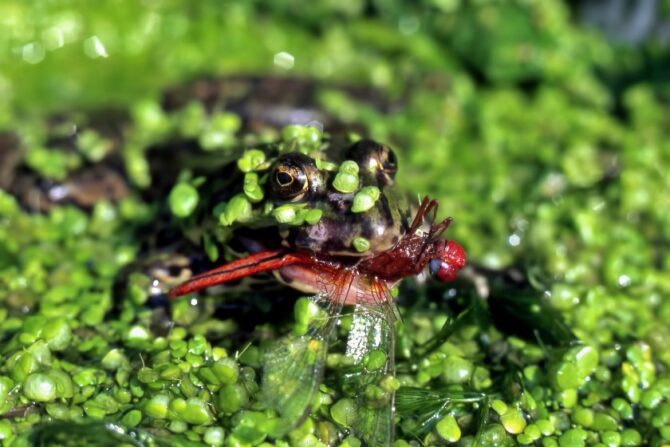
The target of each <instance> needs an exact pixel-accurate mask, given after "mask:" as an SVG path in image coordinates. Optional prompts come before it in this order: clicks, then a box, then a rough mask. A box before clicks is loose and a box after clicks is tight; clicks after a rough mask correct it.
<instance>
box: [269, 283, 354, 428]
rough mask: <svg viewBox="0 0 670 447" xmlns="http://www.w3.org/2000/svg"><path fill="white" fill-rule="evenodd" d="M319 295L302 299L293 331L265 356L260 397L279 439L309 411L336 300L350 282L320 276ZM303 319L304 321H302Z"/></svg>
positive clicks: (339, 302) (338, 308) (338, 307)
mask: <svg viewBox="0 0 670 447" xmlns="http://www.w3.org/2000/svg"><path fill="white" fill-rule="evenodd" d="M321 278H322V279H321V281H322V284H323V286H320V289H321V292H320V293H319V294H317V295H315V296H313V297H310V298H307V299H303V301H302V302H301V303H300V304H299V305H298V306H301V305H303V304H304V306H305V307H306V308H305V307H303V310H304V311H305V312H300V314H301V315H303V316H302V317H298V315H296V316H297V317H298V321H297V324H296V328H297V330H296V331H295V332H294V333H293V334H291V335H288V336H286V337H284V338H282V339H280V340H278V341H277V342H276V343H275V345H274V346H273V347H271V348H270V349H269V350H268V351H266V353H265V356H264V360H263V364H264V370H263V380H262V385H261V387H262V396H263V400H264V402H265V404H266V405H267V406H268V407H269V408H272V409H274V410H275V411H276V412H277V414H278V415H279V419H278V424H277V426H276V430H274V432H273V433H272V434H273V436H274V437H281V436H284V435H285V434H287V433H288V432H289V431H291V430H292V429H294V428H295V427H297V426H298V425H299V424H300V423H302V422H303V421H304V420H305V419H306V418H307V416H309V412H310V410H311V407H312V402H313V401H314V398H315V396H316V393H317V391H318V388H319V386H320V384H321V382H322V379H323V371H324V367H325V363H326V355H327V353H328V343H329V341H330V339H331V337H332V335H333V332H334V328H335V326H336V323H337V320H338V318H339V315H340V312H341V309H342V305H343V302H342V300H338V299H337V298H336V297H339V296H343V295H342V294H341V292H342V291H343V290H344V289H346V288H350V287H351V282H352V281H353V277H352V275H351V273H350V272H348V271H346V270H341V271H329V272H321ZM305 315H306V316H307V319H306V320H305Z"/></svg>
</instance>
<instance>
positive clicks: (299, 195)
mask: <svg viewBox="0 0 670 447" xmlns="http://www.w3.org/2000/svg"><path fill="white" fill-rule="evenodd" d="M313 164H314V163H313V161H312V159H311V158H309V157H307V156H305V155H303V154H300V153H288V154H284V155H282V156H281V157H279V159H278V160H277V162H276V164H275V167H274V172H273V174H272V177H271V178H272V182H271V183H272V185H271V187H272V194H273V197H274V198H275V199H277V200H279V201H280V202H297V201H299V200H302V199H303V198H305V196H306V193H307V192H308V191H309V188H310V182H311V181H312V180H313V179H311V178H309V174H310V173H311V174H313V173H312V169H310V168H311V167H312V165H313Z"/></svg>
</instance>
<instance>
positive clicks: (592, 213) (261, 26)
mask: <svg viewBox="0 0 670 447" xmlns="http://www.w3.org/2000/svg"><path fill="white" fill-rule="evenodd" d="M592 3H595V4H598V2H592ZM615 3H618V4H621V2H612V3H611V4H615ZM630 3H631V4H629V5H628V6H629V7H630V8H633V6H632V3H634V2H630ZM642 3H644V2H642ZM652 3H653V4H654V6H655V8H656V13H657V14H655V17H657V21H658V22H657V23H656V24H655V25H650V26H649V27H648V32H646V33H642V35H641V37H640V38H639V39H635V41H634V42H631V41H630V40H628V41H626V39H618V38H617V28H616V27H614V28H611V27H610V28H609V33H610V35H609V37H607V36H605V35H604V34H603V33H602V32H601V31H599V30H598V29H596V28H595V27H592V26H590V25H587V24H586V23H584V21H583V20H587V19H588V17H586V15H585V13H584V7H583V5H582V2H576V1H575V2H562V1H553V0H552V1H549V0H542V1H539V0H536V1H533V0H517V1H511V0H510V1H493V0H479V1H464V0H461V1H459V0H423V1H417V2H399V1H390V0H376V1H374V0H371V1H364V0H338V1H332V0H327V1H323V2H300V1H293V0H287V1H188V0H184V1H177V0H164V1H158V0H147V1H143V2H137V1H130V0H101V1H97V2H90V1H84V0H80V1H75V0H71V1H68V0H49V1H40V2H37V1H35V2H26V1H20V0H4V1H2V2H0V30H1V32H0V98H1V100H0V129H2V130H9V131H11V130H14V129H17V128H20V127H21V126H22V123H23V122H24V121H26V120H34V119H36V117H44V116H47V115H48V114H51V113H54V112H59V111H77V112H82V113H84V114H85V113H87V112H88V111H91V110H96V109H101V108H109V107H123V108H125V107H128V108H133V107H135V106H137V104H141V103H142V102H143V101H146V100H151V101H153V100H158V99H159V98H160V93H161V91H163V90H164V89H165V88H166V87H169V86H173V85H176V84H179V83H182V82H184V81H186V80H192V79H195V78H197V77H199V76H203V75H226V74H272V75H276V76H298V77H310V78H315V79H317V80H319V81H321V82H323V84H324V85H326V86H327V85H331V84H337V85H357V86H371V87H373V88H375V89H378V90H379V91H380V92H382V94H383V95H384V96H385V97H386V98H388V100H389V101H391V102H393V103H396V104H398V106H397V107H394V108H393V109H392V110H390V111H389V112H388V113H382V112H380V111H379V110H376V109H374V108H371V107H368V106H366V105H365V104H362V103H357V102H356V101H352V100H345V99H343V98H340V97H338V96H337V95H323V97H321V99H320V100H321V102H322V106H323V107H324V109H327V110H329V111H331V112H332V113H334V114H336V115H337V116H339V117H340V118H342V119H343V120H345V121H347V122H351V123H362V124H364V126H365V127H366V128H367V129H369V133H370V135H369V136H370V137H372V138H374V139H378V140H380V141H385V142H388V143H389V144H391V145H392V146H393V147H394V148H395V149H396V150H397V151H398V153H399V156H400V162H401V169H400V171H399V174H398V177H399V183H400V184H401V185H402V187H403V188H404V189H406V190H408V191H411V192H413V193H415V194H421V195H424V194H430V195H431V196H434V197H436V198H437V199H439V200H440V203H441V214H443V215H451V216H454V217H455V223H454V225H453V227H452V228H450V230H449V232H450V235H451V236H450V237H453V238H454V239H455V240H458V241H459V242H461V243H462V244H463V245H464V247H465V248H466V250H467V252H468V255H469V260H470V261H471V262H472V263H473V264H477V265H480V266H485V267H489V268H492V269H502V268H505V267H509V266H512V265H517V266H519V265H520V266H524V267H525V268H531V267H532V268H533V269H536V271H539V272H541V276H542V277H543V278H547V280H548V284H550V285H549V286H548V288H547V290H546V293H545V294H544V298H542V299H543V300H545V301H546V302H547V303H548V304H549V305H551V306H552V307H553V308H554V309H556V310H558V311H559V312H560V314H561V315H562V316H563V318H565V320H566V321H567V322H568V324H569V325H570V327H571V328H572V330H573V331H574V332H575V333H576V334H577V335H578V336H579V337H580V339H581V340H582V341H583V342H585V343H586V344H588V345H589V346H593V347H595V349H597V350H598V352H599V353H600V354H599V360H598V359H596V363H597V367H595V366H594V367H593V369H592V370H589V371H587V373H584V374H582V373H580V374H582V376H583V377H582V376H579V374H577V376H578V379H577V381H576V382H569V383H568V384H566V383H565V382H561V380H560V377H558V376H560V374H561V373H560V370H561V369H560V368H559V367H556V368H554V369H553V370H551V371H553V372H547V373H546V376H544V375H542V377H541V378H538V377H536V376H533V373H532V370H528V368H530V367H531V366H532V365H533V364H534V363H536V362H537V361H538V360H537V357H536V356H534V355H531V354H527V353H525V352H526V351H524V349H525V348H527V346H526V347H525V348H519V345H518V344H517V345H515V344H514V342H512V343H511V346H512V348H510V349H512V350H514V349H518V350H519V351H520V352H521V353H520V354H519V359H518V365H517V366H518V368H519V370H520V371H522V372H523V374H527V376H525V377H526V380H527V382H526V385H525V386H527V387H528V389H529V390H538V391H537V393H536V399H537V400H538V401H541V400H542V399H546V401H545V402H546V407H547V408H549V410H547V411H549V412H555V413H556V414H560V415H561V416H560V417H559V416H556V417H557V418H558V419H557V421H558V422H555V424H554V425H556V427H555V431H552V432H551V433H548V434H546V435H545V434H543V435H542V436H537V437H536V436H535V433H536V432H535V431H534V430H531V431H530V433H525V432H523V430H522V432H521V433H519V432H516V431H515V430H516V429H515V428H510V426H508V425H505V424H503V426H504V428H505V430H503V431H502V432H501V431H500V430H499V428H496V427H500V424H492V427H493V428H490V427H489V429H488V430H489V431H488V432H487V433H488V435H489V438H486V439H488V441H487V442H490V443H489V444H488V445H503V444H504V445H514V444H515V443H521V444H528V443H532V442H535V443H536V444H535V445H544V446H552V445H557V444H556V443H557V442H559V441H560V442H561V443H560V445H561V446H571V445H584V444H588V445H596V444H597V445H654V446H661V445H667V444H668V443H670V402H669V400H668V396H670V374H669V373H668V369H669V368H670V350H669V349H668V346H670V299H669V298H668V295H669V294H670V276H669V275H668V271H670V250H668V249H669V248H670V213H669V211H670V176H669V175H668V173H669V172H670V138H668V132H669V131H670V113H668V112H669V110H668V100H669V99H670V98H669V96H670V89H669V88H668V87H669V85H670V84H669V83H668V74H667V73H668V72H669V71H668V69H669V68H670V66H669V65H668V63H667V61H668V60H670V59H668V57H669V56H670V51H668V46H667V42H666V41H664V40H663V35H664V34H663V32H664V28H663V26H662V25H663V14H665V12H666V10H667V9H668V8H669V7H670V6H669V5H670V3H669V2H667V1H663V2H652ZM600 4H601V6H602V8H603V15H606V11H607V10H608V9H607V6H606V4H607V2H600ZM592 13H593V11H592ZM624 16H625V14H624ZM632 16H633V14H632V13H631V17H632ZM624 22H625V21H624ZM284 52H285V53H288V55H290V57H287V56H286V55H284V56H282V55H281V53H284ZM326 130H328V129H326ZM5 212H7V211H6V209H5ZM0 216H2V215H1V214H0ZM2 236H3V238H5V239H4V242H3V243H4V244H5V246H6V247H9V248H6V250H9V251H12V250H15V251H17V252H18V251H20V250H21V245H20V244H19V245H18V247H17V246H15V244H14V245H12V244H11V243H10V242H8V241H11V238H10V235H8V234H7V233H5V234H3V235H2ZM23 243H25V244H26V246H29V244H30V243H31V242H30V241H29V240H27V241H24V242H23ZM31 262H34V261H31ZM64 262H65V261H64ZM73 262H74V261H73ZM28 264H29V263H27V264H23V265H21V266H20V267H18V269H19V270H20V269H21V268H26V265H28ZM30 265H32V264H30ZM3 268H4V270H3V271H2V274H3V276H2V284H3V287H5V289H7V290H9V289H11V288H12V287H16V285H15V284H14V282H13V281H14V279H15V278H14V277H15V276H16V275H20V272H18V273H17V269H16V268H14V269H13V270H12V269H11V268H10V267H7V266H3ZM53 269H54V267H53V266H46V267H45V271H46V272H47V273H45V274H47V275H48V274H51V273H50V272H52V270H53ZM28 277H29V275H28ZM0 290H2V289H0ZM538 299H539V298H538ZM1 320H2V319H1V318H0V321H1ZM7 321H9V319H8V320H7ZM435 324H436V323H435ZM3 331H5V332H4V333H5V334H6V335H7V336H8V337H9V336H13V335H14V334H15V333H17V329H16V326H15V325H14V326H12V325H6V326H5V327H4V329H3ZM529 345H532V347H534V348H537V347H538V345H537V344H535V343H534V342H532V341H531V342H529ZM515 346H516V347H515ZM452 354H453V353H452ZM526 354H527V355H526ZM458 355H460V356H463V357H466V358H468V361H471V362H474V363H475V364H478V365H479V363H482V364H483V361H482V360H481V357H478V354H477V352H470V353H469V354H468V353H467V352H466V353H460V354H458ZM566 355H567V354H566ZM549 357H551V356H549ZM561 361H565V362H568V360H565V358H564V359H563V360H561ZM478 362H479V363H478ZM557 362H558V364H559V365H560V364H561V363H560V361H557ZM508 366H509V365H508ZM554 366H555V365H554ZM557 371H559V372H557ZM5 373H6V371H5ZM491 374H494V373H491ZM447 384H448V381H447ZM533 392H534V391H533ZM573 395H574V396H573ZM573 397H574V399H573ZM617 399H619V400H617ZM622 402H623V403H622ZM508 403H509V404H510V406H511V407H515V408H522V409H523V411H524V412H525V413H524V414H525V415H526V418H527V420H528V422H529V424H531V422H532V421H533V420H535V419H537V418H539V416H537V414H535V413H533V412H534V411H536V409H535V410H534V409H533V408H528V407H527V403H524V402H522V400H521V398H519V400H516V401H515V400H513V399H511V401H510V400H508ZM624 404H625V405H624ZM626 405H627V406H626ZM631 405H632V407H631ZM545 409H546V408H545ZM632 409H634V412H635V417H633V416H632V413H631V411H633V410H632ZM581 410H585V411H587V413H588V411H591V412H595V413H596V415H599V414H600V415H606V416H607V417H608V418H611V420H612V421H613V422H611V421H610V419H607V421H608V422H607V423H602V424H595V423H594V422H593V420H592V419H589V417H586V416H584V412H583V411H582V412H581V413H580V411H581ZM629 410H630V411H629ZM547 414H548V413H547ZM552 414H553V413H552ZM577 415H579V416H577ZM543 417H544V416H543ZM534 418H535V419H534ZM546 418H549V417H548V416H547V417H546ZM561 418H562V419H561ZM603 418H605V416H602V417H600V419H599V420H601V422H602V420H603ZM596 419H597V418H596ZM3 423H4V422H2V421H0V424H3ZM552 423H554V421H553V420H552ZM27 425H29V424H27ZM524 426H525V424H524ZM0 429H2V430H5V431H4V432H2V433H9V432H11V430H12V429H11V428H6V424H5V425H0ZM8 430H9V431H8ZM496 430H498V431H496ZM0 431H1V430H0ZM605 432H607V433H608V434H607V435H605V434H604V433H605ZM633 432H634V433H637V435H635V434H633ZM566 434H569V436H566ZM496 436H498V437H497V438H496ZM524 436H526V437H524ZM636 436H637V437H636ZM8 438H9V437H8ZM541 438H547V439H549V440H548V441H545V440H542V439H541ZM491 439H492V440H491ZM501 439H502V441H501ZM470 441H471V438H470ZM572 442H576V443H572ZM598 443H601V444H598ZM466 444H467V443H466Z"/></svg>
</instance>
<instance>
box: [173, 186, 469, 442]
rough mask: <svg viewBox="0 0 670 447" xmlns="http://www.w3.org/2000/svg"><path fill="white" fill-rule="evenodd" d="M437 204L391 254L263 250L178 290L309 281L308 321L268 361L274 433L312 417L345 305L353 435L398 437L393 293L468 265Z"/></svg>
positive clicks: (423, 210) (428, 205)
mask: <svg viewBox="0 0 670 447" xmlns="http://www.w3.org/2000/svg"><path fill="white" fill-rule="evenodd" d="M437 208H438V203H437V201H436V200H433V199H430V198H428V197H426V198H424V199H423V200H422V202H421V204H420V206H419V208H418V210H417V212H416V215H415V217H414V220H413V221H412V223H411V225H410V226H409V228H408V231H407V232H406V233H405V234H404V235H403V236H402V238H401V239H400V240H399V241H398V242H397V243H396V244H395V245H394V246H393V247H392V248H390V249H388V250H386V251H384V252H381V253H377V254H374V255H372V256H370V257H365V258H361V259H360V260H358V261H357V262H355V263H353V264H351V265H345V264H342V263H340V262H338V260H337V259H336V258H334V257H332V256H329V255H328V254H321V253H318V252H312V253H308V252H301V251H293V250H289V249H286V248H280V249H275V250H264V251H260V252H258V253H255V254H252V255H249V256H247V257H245V258H242V259H238V260H235V261H232V262H229V263H227V264H224V265H222V266H219V267H216V268H214V269H212V270H210V271H207V272H204V273H202V274H199V275H196V276H194V277H192V278H191V279H189V280H188V281H186V282H184V283H182V284H180V285H179V286H177V287H175V288H173V289H172V290H171V291H170V293H169V296H170V297H171V298H176V297H179V296H182V295H186V294H189V293H193V292H197V291H200V290H203V289H205V288H208V287H212V286H215V285H219V284H225V283H228V282H231V281H236V280H239V279H242V278H245V277H248V276H250V275H255V274H257V273H261V272H268V271H275V272H278V273H279V275H281V276H282V277H283V278H284V280H285V281H286V282H288V283H289V284H290V282H291V281H300V283H301V284H310V285H311V286H312V288H313V289H314V290H315V292H316V293H315V294H314V295H313V296H311V297H310V298H309V299H308V301H307V302H306V307H307V311H306V312H305V314H306V315H307V316H308V317H307V318H306V319H305V320H306V321H302V322H299V324H298V327H299V330H298V331H297V332H296V333H294V334H293V335H291V336H287V337H285V338H284V339H282V340H281V341H280V342H279V343H278V344H277V345H276V346H275V347H274V348H272V349H271V350H270V351H269V352H268V353H267V354H266V356H265V362H264V364H265V365H264V367H265V370H264V377H263V383H262V393H263V396H264V400H265V402H266V403H267V405H268V406H270V407H271V408H273V409H274V410H275V411H276V412H277V413H278V414H279V416H280V418H279V421H280V423H279V424H278V427H279V428H278V430H276V433H275V435H279V436H280V435H283V434H285V433H286V432H288V431H289V430H290V429H292V428H294V427H296V426H297V425H299V424H300V423H301V422H303V421H304V420H305V418H306V417H308V416H309V414H310V410H311V407H312V402H313V401H314V398H315V395H316V393H317V392H318V388H319V386H320V384H321V381H322V379H323V375H324V370H325V365H326V357H327V354H328V345H329V343H330V340H331V338H332V337H333V334H334V332H335V327H336V326H337V324H338V321H339V319H340V316H341V315H342V311H343V308H344V307H345V306H352V307H353V315H352V320H351V328H350V330H349V335H348V338H347V342H346V348H345V354H346V359H347V361H348V362H350V365H351V371H352V372H353V373H352V374H350V378H349V379H348V380H347V381H346V382H345V388H347V389H348V390H349V393H350V394H351V396H353V398H354V401H355V405H353V408H354V413H353V414H351V415H349V417H348V418H347V420H348V425H349V427H350V429H351V430H352V432H353V433H354V434H356V435H357V436H359V437H360V438H361V439H363V440H364V441H365V442H366V444H367V445H370V446H387V445H390V444H391V442H392V440H393V434H394V427H393V413H394V389H393V384H392V380H390V379H392V378H393V377H394V349H395V346H394V335H395V332H394V330H395V323H396V321H398V318H399V313H398V310H397V308H396V306H395V304H394V301H393V297H392V294H391V289H392V287H394V286H395V285H396V284H398V282H399V281H400V280H402V279H403V278H406V277H409V276H413V275H418V274H420V273H421V272H423V271H424V269H426V268H428V269H429V270H430V272H431V273H432V274H433V275H434V276H435V277H436V278H437V279H438V280H440V281H442V282H449V281H452V280H454V279H455V278H456V276H457V274H458V271H459V270H460V269H462V268H463V267H464V266H465V263H466V255H465V251H464V250H463V248H462V247H461V245H460V244H458V243H457V242H455V241H453V240H447V239H445V238H443V233H444V232H445V230H446V229H447V228H448V227H449V225H450V224H451V222H452V219H451V218H447V219H445V220H443V221H441V222H439V223H438V222H436V221H435V216H436V213H437Z"/></svg>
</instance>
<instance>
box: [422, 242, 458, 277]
mask: <svg viewBox="0 0 670 447" xmlns="http://www.w3.org/2000/svg"><path fill="white" fill-rule="evenodd" d="M463 267H465V251H464V250H463V247H461V245H460V244H459V243H458V242H454V241H446V240H444V239H441V240H439V241H438V242H437V246H436V247H435V257H434V258H433V259H431V261H430V272H431V273H432V274H433V275H435V276H437V279H439V280H440V281H442V282H449V281H453V280H454V279H456V275H458V271H459V270H460V269H462V268H463Z"/></svg>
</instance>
